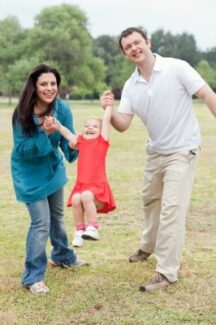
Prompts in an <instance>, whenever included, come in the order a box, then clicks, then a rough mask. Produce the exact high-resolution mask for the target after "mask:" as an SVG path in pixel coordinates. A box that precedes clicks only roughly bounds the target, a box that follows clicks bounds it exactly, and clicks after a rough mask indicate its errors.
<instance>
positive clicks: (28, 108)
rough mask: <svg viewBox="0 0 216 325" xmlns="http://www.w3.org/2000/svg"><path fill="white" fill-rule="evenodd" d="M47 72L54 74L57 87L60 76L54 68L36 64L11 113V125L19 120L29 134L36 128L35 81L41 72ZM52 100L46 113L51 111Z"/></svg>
mask: <svg viewBox="0 0 216 325" xmlns="http://www.w3.org/2000/svg"><path fill="white" fill-rule="evenodd" d="M49 72H51V73H53V74H54V75H55V77H56V82H57V86H58V88H59V85H60V82H61V76H60V74H59V72H58V71H57V70H56V69H54V68H52V67H50V66H48V65H45V64H40V65H38V66H36V67H35V68H33V69H32V71H31V72H30V74H29V76H28V79H27V81H26V84H25V86H24V89H23V91H22V93H21V95H20V98H19V102H18V104H17V106H16V108H15V110H14V113H13V118H12V123H13V125H14V124H15V123H16V122H19V123H20V124H21V126H22V128H23V131H24V132H25V133H27V134H29V135H30V134H33V133H34V132H35V131H36V128H37V126H36V125H35V123H34V107H35V105H36V102H37V94H36V82H37V80H38V78H39V77H40V75H41V74H43V73H49ZM54 102H55V100H54V101H53V102H52V103H51V104H49V105H48V108H47V114H49V113H50V112H51V110H52V108H53V104H54Z"/></svg>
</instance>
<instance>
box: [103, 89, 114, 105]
mask: <svg viewBox="0 0 216 325" xmlns="http://www.w3.org/2000/svg"><path fill="white" fill-rule="evenodd" d="M100 102H101V105H102V107H103V109H105V108H106V107H107V106H111V107H112V106H113V104H114V95H113V93H112V92H111V91H110V90H106V91H104V92H103V94H102V95H101V98H100Z"/></svg>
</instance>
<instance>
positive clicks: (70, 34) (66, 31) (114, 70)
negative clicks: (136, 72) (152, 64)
mask: <svg viewBox="0 0 216 325" xmlns="http://www.w3.org/2000/svg"><path fill="white" fill-rule="evenodd" d="M139 27H140V26H139ZM151 40H152V50H153V52H156V53H158V54H160V55H162V56H170V57H175V58H180V59H183V60H186V61H188V62H189V63H190V64H191V65H192V66H193V67H195V68H196V70H197V71H198V72H199V73H200V74H201V75H202V76H203V78H204V79H205V80H206V81H207V82H208V83H209V85H210V86H211V87H212V88H213V89H214V90H216V47H213V48H211V49H208V50H206V51H200V50H199V49H198V48H197V44H196V40H195V38H194V36H193V35H191V34H187V33H182V34H177V35H173V34H172V33H171V32H165V31H164V30H163V29H159V30H156V31H155V32H154V33H152V34H151ZM0 44H1V51H0V95H7V96H9V97H11V96H15V95H18V94H19V93H20V91H21V90H22V88H23V84H24V81H25V80H26V77H27V75H28V73H29V71H30V70H31V69H32V67H34V66H36V65H37V64H39V63H46V64H49V65H52V66H54V67H55V68H57V69H58V70H59V72H60V73H61V76H62V85H61V95H62V97H64V96H70V98H72V99H89V98H92V99H93V98H98V97H99V94H100V93H101V92H102V91H103V90H104V89H105V88H109V89H112V90H113V91H114V92H115V94H116V96H117V97H119V95H120V92H121V89H122V86H123V84H124V82H125V80H126V79H127V78H128V77H129V75H130V73H131V72H132V71H133V69H134V66H133V65H131V64H130V62H128V61H127V60H125V59H124V58H123V54H122V53H121V51H120V49H119V46H118V36H110V35H101V36H99V37H97V38H93V37H92V36H91V34H90V32H89V30H88V17H87V15H86V14H85V12H84V11H82V10H81V9H80V8H79V7H78V6H76V5H69V4H62V5H59V6H52V7H48V8H45V9H43V10H42V11H41V12H40V13H39V14H38V15H37V16H36V17H35V22H34V25H33V27H32V28H30V29H23V28H22V26H21V24H20V23H19V20H18V19H17V18H16V17H13V16H9V17H7V18H6V19H4V20H1V21H0Z"/></svg>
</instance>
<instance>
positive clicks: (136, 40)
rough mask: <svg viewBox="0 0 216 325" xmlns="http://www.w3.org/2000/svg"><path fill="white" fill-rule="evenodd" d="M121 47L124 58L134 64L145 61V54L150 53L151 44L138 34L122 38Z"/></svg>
mask: <svg viewBox="0 0 216 325" xmlns="http://www.w3.org/2000/svg"><path fill="white" fill-rule="evenodd" d="M121 45H122V48H123V51H124V54H125V55H126V57H127V58H128V59H129V60H130V61H132V62H133V63H135V64H139V63H141V62H143V61H144V60H145V57H146V54H147V53H150V51H151V50H150V48H151V42H150V40H147V41H146V40H145V39H144V38H143V37H142V35H141V34H140V33H138V32H133V33H131V34H130V35H128V36H126V37H123V38H122V41H121Z"/></svg>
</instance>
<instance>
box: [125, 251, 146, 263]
mask: <svg viewBox="0 0 216 325" xmlns="http://www.w3.org/2000/svg"><path fill="white" fill-rule="evenodd" d="M150 255H151V253H146V252H144V251H142V250H141V249H138V251H137V252H136V253H135V254H133V255H131V256H129V262H131V263H136V262H139V261H144V260H146V259H147V258H148V257H149V256H150Z"/></svg>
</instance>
